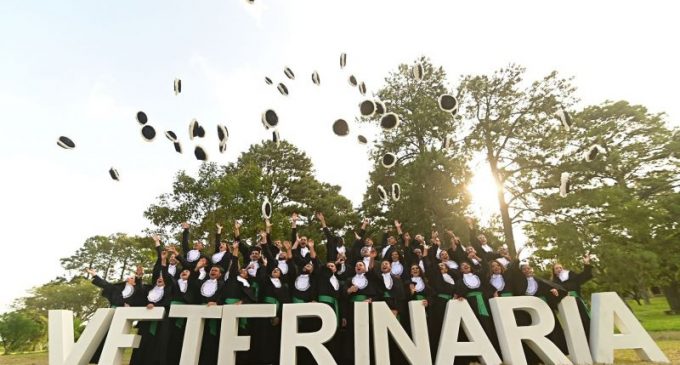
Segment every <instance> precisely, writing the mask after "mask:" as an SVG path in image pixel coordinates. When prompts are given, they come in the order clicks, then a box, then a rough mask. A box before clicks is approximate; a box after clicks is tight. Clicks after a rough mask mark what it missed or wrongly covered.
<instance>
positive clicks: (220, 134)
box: [217, 124, 229, 143]
mask: <svg viewBox="0 0 680 365" xmlns="http://www.w3.org/2000/svg"><path fill="white" fill-rule="evenodd" d="M217 138H219V140H220V143H226V142H227V140H228V139H229V130H228V129H227V126H225V125H222V124H218V125H217Z"/></svg>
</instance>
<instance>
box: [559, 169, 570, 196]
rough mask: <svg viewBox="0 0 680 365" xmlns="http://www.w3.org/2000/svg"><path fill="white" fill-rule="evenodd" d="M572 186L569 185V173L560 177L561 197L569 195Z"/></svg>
mask: <svg viewBox="0 0 680 365" xmlns="http://www.w3.org/2000/svg"><path fill="white" fill-rule="evenodd" d="M570 188H571V186H570V184H569V173H568V172H563V173H562V175H561V176H560V196H561V197H563V198H564V197H565V196H567V194H568V193H569V190H570Z"/></svg>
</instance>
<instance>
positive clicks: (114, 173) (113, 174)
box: [109, 167, 120, 181]
mask: <svg viewBox="0 0 680 365" xmlns="http://www.w3.org/2000/svg"><path fill="white" fill-rule="evenodd" d="M109 176H111V178H112V179H114V180H116V181H120V175H118V170H116V169H114V168H113V167H112V168H110V169H109Z"/></svg>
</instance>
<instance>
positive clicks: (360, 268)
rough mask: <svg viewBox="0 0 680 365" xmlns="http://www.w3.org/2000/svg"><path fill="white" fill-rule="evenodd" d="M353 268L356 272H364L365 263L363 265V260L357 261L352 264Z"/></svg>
mask: <svg viewBox="0 0 680 365" xmlns="http://www.w3.org/2000/svg"><path fill="white" fill-rule="evenodd" d="M354 270H355V271H356V272H357V274H362V273H365V272H366V265H364V262H363V261H357V263H356V265H354Z"/></svg>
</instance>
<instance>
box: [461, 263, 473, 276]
mask: <svg viewBox="0 0 680 365" xmlns="http://www.w3.org/2000/svg"><path fill="white" fill-rule="evenodd" d="M460 271H461V272H462V273H463V274H469V273H471V272H472V267H470V264H468V263H467V262H464V263H463V264H462V265H460Z"/></svg>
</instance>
